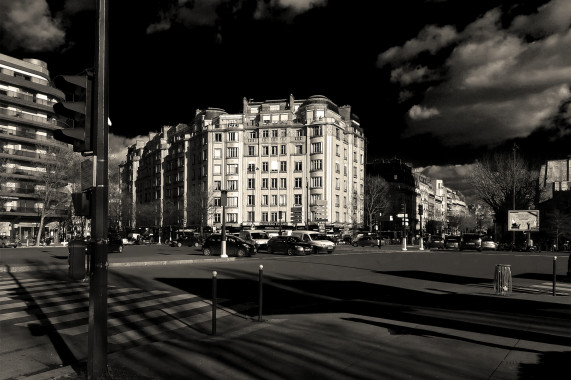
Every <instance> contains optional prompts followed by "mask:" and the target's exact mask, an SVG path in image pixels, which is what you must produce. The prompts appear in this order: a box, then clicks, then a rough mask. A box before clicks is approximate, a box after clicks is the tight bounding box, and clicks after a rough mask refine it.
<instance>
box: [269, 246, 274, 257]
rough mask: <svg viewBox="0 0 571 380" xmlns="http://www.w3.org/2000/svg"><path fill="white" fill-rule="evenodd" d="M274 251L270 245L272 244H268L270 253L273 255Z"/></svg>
mask: <svg viewBox="0 0 571 380" xmlns="http://www.w3.org/2000/svg"><path fill="white" fill-rule="evenodd" d="M272 253H274V252H273V250H272V247H270V246H269V245H268V254H270V255H271V254H272Z"/></svg>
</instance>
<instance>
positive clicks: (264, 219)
mask: <svg viewBox="0 0 571 380" xmlns="http://www.w3.org/2000/svg"><path fill="white" fill-rule="evenodd" d="M267 221H268V213H267V212H265V211H264V212H262V222H267Z"/></svg>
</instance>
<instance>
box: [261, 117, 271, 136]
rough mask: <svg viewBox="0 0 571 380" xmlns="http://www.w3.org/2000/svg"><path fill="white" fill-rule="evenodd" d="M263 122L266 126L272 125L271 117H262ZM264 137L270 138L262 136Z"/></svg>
mask: <svg viewBox="0 0 571 380" xmlns="http://www.w3.org/2000/svg"><path fill="white" fill-rule="evenodd" d="M262 122H263V123H264V124H270V115H262ZM262 137H268V136H264V135H262Z"/></svg>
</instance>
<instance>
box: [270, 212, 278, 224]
mask: <svg viewBox="0 0 571 380" xmlns="http://www.w3.org/2000/svg"><path fill="white" fill-rule="evenodd" d="M271 218H272V219H271V220H270V221H271V222H277V221H278V213H277V212H275V211H273V212H272V213H271Z"/></svg>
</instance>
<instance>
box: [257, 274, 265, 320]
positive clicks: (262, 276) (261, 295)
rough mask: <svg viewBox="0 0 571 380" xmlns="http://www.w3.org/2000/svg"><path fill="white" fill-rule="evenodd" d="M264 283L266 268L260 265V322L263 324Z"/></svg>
mask: <svg viewBox="0 0 571 380" xmlns="http://www.w3.org/2000/svg"><path fill="white" fill-rule="evenodd" d="M263 283H264V266H263V265H260V272H259V279H258V290H259V292H258V300H259V302H258V322H262V300H263V290H262V289H263Z"/></svg>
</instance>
